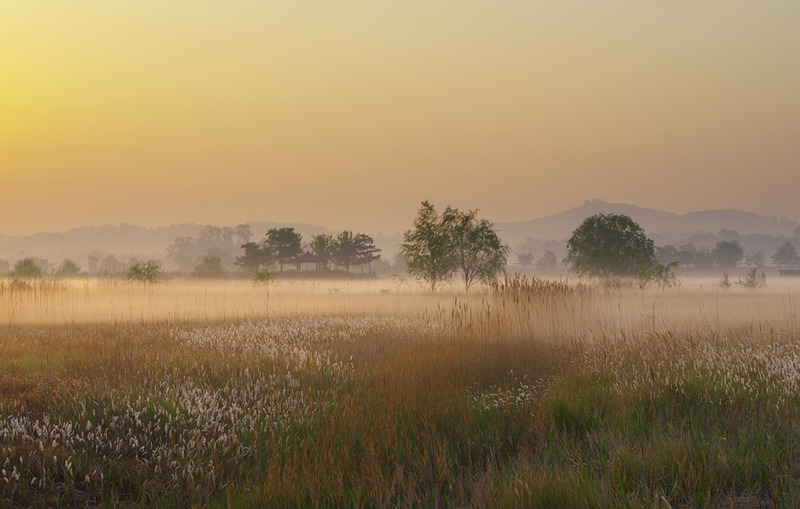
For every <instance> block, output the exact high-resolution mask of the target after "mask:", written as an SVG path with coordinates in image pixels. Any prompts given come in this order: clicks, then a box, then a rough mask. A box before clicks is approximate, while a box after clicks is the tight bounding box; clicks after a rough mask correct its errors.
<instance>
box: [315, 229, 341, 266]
mask: <svg viewBox="0 0 800 509" xmlns="http://www.w3.org/2000/svg"><path fill="white" fill-rule="evenodd" d="M309 247H310V248H311V252H312V253H314V256H319V257H320V258H322V259H323V260H324V261H323V262H322V267H323V268H325V269H327V268H328V262H330V260H331V258H333V255H334V253H335V251H336V242H335V241H334V239H333V236H332V235H326V234H324V233H320V234H319V235H314V236H313V237H312V238H311V244H309Z"/></svg>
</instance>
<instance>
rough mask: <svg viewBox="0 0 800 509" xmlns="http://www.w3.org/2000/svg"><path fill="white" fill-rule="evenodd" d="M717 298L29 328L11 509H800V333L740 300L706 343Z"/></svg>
mask: <svg viewBox="0 0 800 509" xmlns="http://www.w3.org/2000/svg"><path fill="white" fill-rule="evenodd" d="M693 298H695V296H693V295H690V296H688V297H687V296H685V295H683V296H680V299H677V300H676V299H675V295H674V294H667V293H664V292H659V293H653V294H645V293H642V292H641V291H637V290H635V289H634V288H633V287H630V286H625V285H618V286H613V287H612V286H608V285H603V286H592V285H586V284H580V285H570V284H567V283H561V282H557V283H548V282H541V281H536V280H534V281H530V280H527V281H513V280H509V281H506V282H504V283H503V284H501V285H497V286H496V287H495V288H493V289H492V291H491V292H487V293H474V294H473V295H471V296H469V297H467V296H456V297H454V298H452V300H451V301H450V302H449V303H444V300H443V299H442V298H437V300H436V304H435V306H433V307H431V308H429V309H428V310H427V311H424V312H422V313H403V312H402V311H403V310H402V309H400V310H397V312H395V313H394V314H392V313H381V314H379V315H371V314H365V315H358V314H340V315H336V316H325V315H319V314H317V315H308V316H285V317H274V318H266V319H250V320H238V319H237V320H226V321H217V322H212V321H204V322H170V321H141V322H135V323H134V322H126V323H124V324H117V325H108V324H106V325H103V324H95V325H91V324H87V325H70V326H64V325H47V326H32V325H30V326H11V327H10V328H9V329H8V330H7V331H4V332H7V334H6V335H5V337H4V340H3V344H2V354H1V355H0V440H1V442H0V463H1V464H2V465H0V497H2V499H3V500H5V501H6V502H7V503H8V504H11V505H23V506H26V505H38V506H41V505H44V506H52V505H76V504H77V505H81V504H85V505H114V506H162V507H174V506H192V505H212V506H262V505H278V506H280V505H289V506H309V505H315V506H323V507H340V506H415V507H416V506H499V507H516V506H520V505H523V506H524V505H528V506H534V507H570V506H579V507H580V506H593V507H626V506H627V507H652V506H653V505H655V504H657V503H658V502H659V501H660V502H661V503H669V504H671V505H672V506H673V507H679V506H691V507H734V506H735V507H768V506H777V507H783V506H794V505H797V504H798V503H800V485H798V479H800V460H799V458H800V429H798V424H797V420H796V418H795V416H797V415H800V398H797V396H796V395H797V394H798V390H799V389H800V336H799V335H798V333H797V332H796V330H797V329H796V328H795V327H794V322H793V321H791V320H786V321H784V322H782V323H780V324H774V326H773V324H770V323H769V322H765V323H758V324H756V323H754V322H752V321H750V322H748V323H740V322H739V321H737V320H736V319H735V318H736V317H739V316H741V313H740V312H738V309H740V308H741V304H742V303H741V302H740V301H736V302H733V301H734V300H736V299H737V298H738V297H736V295H735V294H734V295H731V296H730V297H729V299H732V301H731V302H730V303H728V302H727V301H723V302H722V306H721V309H722V311H721V312H720V311H719V309H720V306H717V309H716V310H715V311H716V315H715V323H718V324H720V327H718V328H711V327H708V326H703V325H700V324H701V323H707V321H705V320H700V321H697V322H695V323H687V320H686V316H687V315H686V313H687V308H689V307H693V306H694V305H695V302H693V301H692V300H691V299H693ZM760 298H761V300H760V301H759V303H758V305H759V306H761V307H763V308H764V309H768V307H769V306H772V308H770V309H780V306H781V305H783V301H781V300H780V299H776V300H774V301H770V300H768V299H767V297H766V296H763V295H762V296H760ZM645 299H648V300H647V301H645ZM682 302H688V304H687V306H684V307H681V306H680V305H679V304H680V303H682ZM770 302H771V303H772V304H770ZM728 304H730V308H731V309H732V310H734V312H730V313H728V314H727V315H726V313H725V309H726V306H727V305H728ZM657 311H658V314H657ZM671 316H672V317H673V318H672V319H671V318H670V317H671ZM793 319H794V320H796V318H793ZM698 330H702V332H701V333H698V332H697V331H698Z"/></svg>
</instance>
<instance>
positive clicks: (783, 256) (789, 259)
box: [772, 227, 800, 269]
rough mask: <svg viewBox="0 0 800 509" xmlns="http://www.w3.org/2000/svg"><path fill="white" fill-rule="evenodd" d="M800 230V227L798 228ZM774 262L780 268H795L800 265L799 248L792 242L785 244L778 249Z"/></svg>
mask: <svg viewBox="0 0 800 509" xmlns="http://www.w3.org/2000/svg"><path fill="white" fill-rule="evenodd" d="M798 228H800V227H798ZM772 261H773V262H775V265H776V266H778V267H780V268H782V269H783V268H786V267H794V266H796V265H800V257H798V256H797V248H796V247H794V244H792V243H791V242H784V243H783V244H781V246H780V247H778V252H777V253H775V254H774V255H772Z"/></svg>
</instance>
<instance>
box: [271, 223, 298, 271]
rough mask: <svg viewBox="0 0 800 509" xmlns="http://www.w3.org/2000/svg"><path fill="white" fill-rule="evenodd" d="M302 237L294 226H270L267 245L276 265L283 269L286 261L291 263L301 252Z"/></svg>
mask: <svg viewBox="0 0 800 509" xmlns="http://www.w3.org/2000/svg"><path fill="white" fill-rule="evenodd" d="M302 241H303V237H302V235H300V234H299V233H297V232H295V231H294V228H271V229H270V230H269V231H267V240H266V244H267V246H268V247H269V248H270V249H272V252H273V253H274V254H275V258H276V259H277V261H278V265H280V267H281V271H283V266H284V264H286V263H291V262H292V260H294V259H295V258H297V257H298V256H300V255H301V254H302V253H303V248H302Z"/></svg>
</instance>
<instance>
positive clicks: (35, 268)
mask: <svg viewBox="0 0 800 509" xmlns="http://www.w3.org/2000/svg"><path fill="white" fill-rule="evenodd" d="M11 275H12V276H14V277H20V278H37V277H42V276H43V275H44V271H43V270H42V268H41V267H39V265H38V264H37V263H36V260H35V259H34V258H33V257H28V258H23V259H22V260H20V261H18V262H17V263H15V264H14V268H13V269H11Z"/></svg>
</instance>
